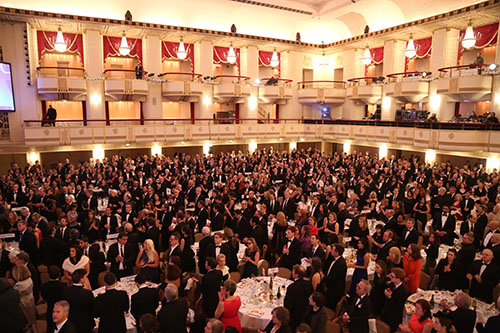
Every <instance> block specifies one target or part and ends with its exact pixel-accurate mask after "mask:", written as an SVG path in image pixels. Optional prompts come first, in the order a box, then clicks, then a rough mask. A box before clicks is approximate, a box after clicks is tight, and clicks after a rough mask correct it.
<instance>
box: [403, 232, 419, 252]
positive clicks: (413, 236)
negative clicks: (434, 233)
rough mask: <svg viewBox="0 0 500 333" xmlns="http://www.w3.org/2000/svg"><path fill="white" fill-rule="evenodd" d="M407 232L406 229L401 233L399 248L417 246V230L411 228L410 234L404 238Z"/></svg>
mask: <svg viewBox="0 0 500 333" xmlns="http://www.w3.org/2000/svg"><path fill="white" fill-rule="evenodd" d="M407 232H408V229H407V228H405V229H404V230H403V232H402V233H401V235H400V238H399V246H401V247H405V248H408V246H410V244H417V243H418V236H419V234H418V230H417V228H415V227H414V228H413V229H412V230H411V231H410V233H409V234H408V236H407V237H406V238H405V236H406V233H407Z"/></svg>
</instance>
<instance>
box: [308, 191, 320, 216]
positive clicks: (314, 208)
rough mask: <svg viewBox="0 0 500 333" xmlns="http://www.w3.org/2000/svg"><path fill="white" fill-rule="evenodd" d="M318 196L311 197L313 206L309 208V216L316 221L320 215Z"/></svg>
mask: <svg viewBox="0 0 500 333" xmlns="http://www.w3.org/2000/svg"><path fill="white" fill-rule="evenodd" d="M319 205H320V203H319V196H317V195H316V196H314V197H313V205H312V207H311V214H310V216H314V218H315V219H316V220H317V219H318V217H319V215H320V214H321V213H320V211H319Z"/></svg>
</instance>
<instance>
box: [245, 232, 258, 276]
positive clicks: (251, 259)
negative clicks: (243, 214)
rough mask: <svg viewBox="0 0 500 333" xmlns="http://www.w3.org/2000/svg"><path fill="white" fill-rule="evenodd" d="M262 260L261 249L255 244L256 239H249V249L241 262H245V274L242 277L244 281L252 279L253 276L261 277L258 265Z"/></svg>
mask: <svg viewBox="0 0 500 333" xmlns="http://www.w3.org/2000/svg"><path fill="white" fill-rule="evenodd" d="M259 260H260V249H259V246H258V245H257V242H255V239H254V238H249V239H248V243H247V248H246V250H245V255H244V256H243V259H242V260H241V261H242V262H244V265H245V266H244V268H243V274H242V276H241V278H242V279H245V278H251V277H253V276H257V275H259V272H258V270H257V264H258V263H259Z"/></svg>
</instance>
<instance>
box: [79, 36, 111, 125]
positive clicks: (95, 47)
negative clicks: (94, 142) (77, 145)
mask: <svg viewBox="0 0 500 333" xmlns="http://www.w3.org/2000/svg"><path fill="white" fill-rule="evenodd" d="M83 41H84V45H85V55H84V56H85V70H86V72H87V77H88V78H90V80H87V103H86V104H87V110H86V111H87V119H88V120H93V119H105V118H106V114H105V108H104V101H105V98H104V81H103V80H93V78H100V77H103V76H104V74H103V70H104V61H103V50H102V36H101V33H100V32H99V30H93V29H87V30H86V32H85V33H84V34H83ZM88 124H89V125H90V126H103V125H104V122H102V123H101V122H95V121H91V122H89V123H88Z"/></svg>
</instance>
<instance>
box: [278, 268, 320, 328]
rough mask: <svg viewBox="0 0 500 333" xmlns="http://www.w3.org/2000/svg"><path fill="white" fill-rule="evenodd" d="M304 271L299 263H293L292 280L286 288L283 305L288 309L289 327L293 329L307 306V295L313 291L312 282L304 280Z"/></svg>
mask: <svg viewBox="0 0 500 333" xmlns="http://www.w3.org/2000/svg"><path fill="white" fill-rule="evenodd" d="M305 275H306V271H305V269H304V267H302V266H300V265H294V266H293V270H292V278H293V280H294V282H293V283H292V284H291V285H290V286H288V288H287V290H286V295H285V300H284V303H283V305H284V307H285V308H287V309H288V311H290V328H291V329H292V330H293V331H295V329H296V328H297V326H298V325H299V324H300V321H301V319H302V317H303V316H304V313H305V310H306V308H307V304H308V299H309V296H310V295H311V294H312V292H313V287H312V283H311V281H309V280H305V279H304V277H305Z"/></svg>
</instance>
